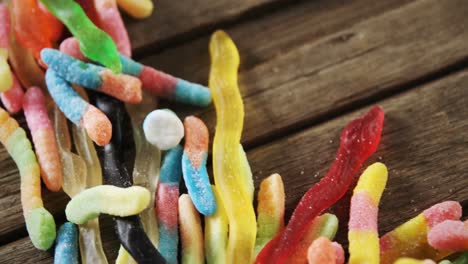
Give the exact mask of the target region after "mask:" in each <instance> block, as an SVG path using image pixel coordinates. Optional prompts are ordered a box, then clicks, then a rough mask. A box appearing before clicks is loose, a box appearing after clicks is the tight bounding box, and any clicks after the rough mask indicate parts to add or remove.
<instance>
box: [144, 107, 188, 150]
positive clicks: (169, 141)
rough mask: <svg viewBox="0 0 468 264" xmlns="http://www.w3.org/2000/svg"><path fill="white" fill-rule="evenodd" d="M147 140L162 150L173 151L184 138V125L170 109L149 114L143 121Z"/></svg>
mask: <svg viewBox="0 0 468 264" xmlns="http://www.w3.org/2000/svg"><path fill="white" fill-rule="evenodd" d="M143 130H144V132H145V137H146V140H148V141H149V142H150V143H151V144H153V145H154V146H156V147H158V148H159V149H161V150H168V149H171V148H173V147H175V146H177V144H179V142H180V141H181V140H182V138H183V137H184V125H183V124H182V121H180V119H179V118H178V117H177V115H176V114H175V113H174V112H172V111H171V110H169V109H162V110H161V109H158V110H154V111H152V112H151V113H149V114H148V115H147V116H146V118H145V120H144V121H143Z"/></svg>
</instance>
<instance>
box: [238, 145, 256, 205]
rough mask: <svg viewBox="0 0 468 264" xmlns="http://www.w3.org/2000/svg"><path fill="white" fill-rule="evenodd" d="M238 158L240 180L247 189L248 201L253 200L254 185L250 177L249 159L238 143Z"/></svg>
mask: <svg viewBox="0 0 468 264" xmlns="http://www.w3.org/2000/svg"><path fill="white" fill-rule="evenodd" d="M239 158H240V161H241V174H240V177H241V182H242V184H243V185H244V186H245V188H246V190H247V195H248V196H249V198H250V201H252V202H253V198H254V191H255V186H254V182H253V177H252V169H251V168H250V164H249V160H248V159H247V154H245V151H244V147H242V145H241V144H239Z"/></svg>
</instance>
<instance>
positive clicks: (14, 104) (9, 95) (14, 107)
mask: <svg viewBox="0 0 468 264" xmlns="http://www.w3.org/2000/svg"><path fill="white" fill-rule="evenodd" d="M0 34H1V33H0ZM11 76H12V77H13V85H12V86H11V88H10V89H9V90H8V91H6V92H3V93H0V99H1V100H2V103H3V106H5V108H6V110H7V111H8V112H9V113H10V114H16V113H18V112H19V111H21V109H23V96H24V91H23V87H21V84H20V83H19V81H18V78H16V76H15V74H14V73H11Z"/></svg>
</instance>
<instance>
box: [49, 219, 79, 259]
mask: <svg viewBox="0 0 468 264" xmlns="http://www.w3.org/2000/svg"><path fill="white" fill-rule="evenodd" d="M78 259H79V258H78V228H77V227H76V225H74V224H72V223H70V222H65V223H64V224H63V225H62V226H61V227H60V228H59V230H58V233H57V242H56V244H55V255H54V263H55V264H61V263H67V264H68V263H69V264H78V263H79V260H78Z"/></svg>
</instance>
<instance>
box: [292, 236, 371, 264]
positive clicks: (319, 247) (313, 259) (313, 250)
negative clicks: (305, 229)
mask: <svg viewBox="0 0 468 264" xmlns="http://www.w3.org/2000/svg"><path fill="white" fill-rule="evenodd" d="M307 261H308V263H309V264H325V263H328V264H335V263H336V264H343V263H344V251H343V247H342V246H341V245H340V244H338V243H336V242H331V241H330V240H329V239H328V238H327V237H323V236H322V237H319V238H317V239H316V240H314V241H313V242H312V244H311V245H310V247H309V249H308V250H307ZM303 262H304V261H302V262H300V263H303ZM363 263H364V262H363Z"/></svg>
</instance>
